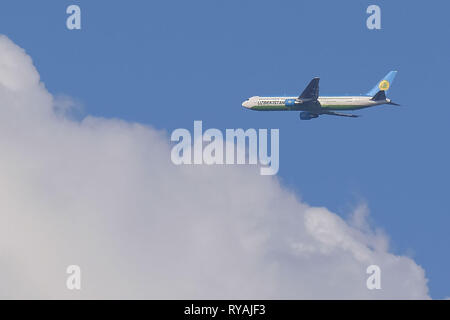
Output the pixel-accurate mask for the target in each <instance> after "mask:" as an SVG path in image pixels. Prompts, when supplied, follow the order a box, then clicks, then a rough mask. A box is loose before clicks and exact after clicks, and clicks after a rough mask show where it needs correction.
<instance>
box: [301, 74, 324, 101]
mask: <svg viewBox="0 0 450 320" xmlns="http://www.w3.org/2000/svg"><path fill="white" fill-rule="evenodd" d="M319 80H320V78H314V79H312V80H311V82H310V83H309V84H308V86H307V87H306V88H305V90H303V92H302V94H301V95H300V96H299V97H298V98H299V99H301V100H306V99H311V100H317V98H318V97H319Z"/></svg>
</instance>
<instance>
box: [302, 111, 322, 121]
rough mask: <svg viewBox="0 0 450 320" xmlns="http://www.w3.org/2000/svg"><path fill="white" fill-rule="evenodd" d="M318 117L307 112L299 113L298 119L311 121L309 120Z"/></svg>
mask: <svg viewBox="0 0 450 320" xmlns="http://www.w3.org/2000/svg"><path fill="white" fill-rule="evenodd" d="M318 116H319V115H318V114H315V113H311V112H307V111H304V112H300V119H302V120H311V119H314V118H317V117H318Z"/></svg>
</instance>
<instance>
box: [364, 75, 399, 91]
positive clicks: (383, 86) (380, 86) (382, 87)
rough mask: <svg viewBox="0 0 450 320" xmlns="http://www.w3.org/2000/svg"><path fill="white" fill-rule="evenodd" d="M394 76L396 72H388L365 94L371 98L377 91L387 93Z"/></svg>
mask: <svg viewBox="0 0 450 320" xmlns="http://www.w3.org/2000/svg"><path fill="white" fill-rule="evenodd" d="M396 75H397V71H391V72H389V73H388V74H387V75H386V76H385V77H384V78H383V79H381V80H380V81H379V82H378V83H377V85H376V86H375V87H373V89H372V90H370V91H369V92H367V95H368V96H371V97H373V96H374V95H375V94H376V93H377V92H378V91H388V90H389V87H390V86H391V84H392V82H394V78H395V76H396Z"/></svg>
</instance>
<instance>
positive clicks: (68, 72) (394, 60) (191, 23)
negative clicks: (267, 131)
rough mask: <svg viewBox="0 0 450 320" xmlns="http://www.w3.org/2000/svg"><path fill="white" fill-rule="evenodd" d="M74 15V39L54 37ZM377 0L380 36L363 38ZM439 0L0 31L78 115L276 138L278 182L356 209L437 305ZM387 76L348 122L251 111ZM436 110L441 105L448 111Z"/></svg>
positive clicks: (24, 24)
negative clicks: (411, 266) (273, 100)
mask: <svg viewBox="0 0 450 320" xmlns="http://www.w3.org/2000/svg"><path fill="white" fill-rule="evenodd" d="M70 4H78V5H80V6H81V9H82V30H81V31H69V30H67V29H66V28H65V20H66V17H67V15H66V14H65V10H66V8H67V6H68V5H70ZM370 4H378V5H379V6H380V7H381V12H382V22H381V23H382V30H377V31H373V30H368V29H367V28H366V18H367V17H368V15H367V14H366V8H367V7H368V5H370ZM449 9H450V5H449V4H447V3H446V2H443V1H431V2H429V3H427V4H426V5H425V4H423V3H412V2H409V3H406V2H399V1H397V2H392V1H376V2H372V1H346V2H339V3H338V2H336V1H315V2H312V1H311V2H308V3H301V2H300V1H276V2H275V1H227V2H224V1H191V2H185V1H184V2H182V1H152V2H150V1H138V0H135V1H129V2H125V1H120V2H119V1H115V2H112V1H105V0H97V1H75V0H73V1H39V2H37V1H34V2H30V1H23V0H19V1H2V4H1V5H0V30H1V33H3V34H5V35H7V36H8V37H10V38H11V39H12V40H13V41H14V42H16V43H17V44H18V45H20V46H21V47H23V48H25V49H26V51H27V53H28V54H30V55H31V56H32V57H33V60H34V63H35V65H36V67H37V68H38V70H39V72H40V74H41V77H42V80H43V81H44V82H45V84H46V86H47V88H48V89H49V91H50V92H52V93H53V94H66V95H69V96H71V97H74V98H75V99H77V100H78V101H80V102H81V103H82V104H83V106H84V112H85V113H86V114H93V115H96V116H103V117H116V118H121V119H125V120H129V121H136V122H142V123H146V124H149V125H152V126H154V127H156V128H159V129H164V130H167V131H168V132H171V131H172V130H173V129H175V128H180V127H181V128H188V129H191V128H192V126H193V121H194V120H203V126H204V128H210V127H213V128H220V129H225V128H240V127H242V128H279V129H280V171H279V177H280V180H281V181H282V183H283V184H284V185H286V186H288V187H289V188H291V189H293V190H295V191H296V193H297V194H298V195H299V196H300V197H301V198H302V199H303V200H304V201H305V202H307V203H309V204H311V205H315V206H325V207H327V208H329V209H330V210H332V211H334V212H338V213H340V214H341V215H342V216H344V217H345V216H346V215H347V213H348V212H349V211H350V210H351V209H352V208H354V207H355V206H356V205H357V204H358V203H360V202H361V201H366V202H367V204H368V206H369V208H370V210H371V219H372V222H373V224H374V225H375V226H378V227H381V228H383V229H384V230H385V231H386V233H387V234H388V235H389V236H390V237H391V247H392V250H393V252H395V253H403V254H404V253H406V254H408V255H410V256H411V257H413V258H414V260H415V261H416V262H417V263H418V264H420V265H421V266H423V267H424V268H425V270H426V273H427V277H428V278H429V287H430V290H431V295H432V297H433V298H444V297H446V296H449V295H450V292H449V287H450V277H449V276H448V270H450V256H449V254H448V245H449V244H450V235H449V232H448V226H449V225H450V212H449V210H448V208H447V207H448V205H447V203H446V200H447V195H448V181H450V174H449V170H448V163H449V162H450V153H449V151H448V148H447V140H448V137H449V133H450V127H449V126H448V119H449V118H450V111H449V108H448V107H449V106H448V105H447V104H446V103H447V102H445V95H447V93H448V92H447V91H448V88H449V80H448V74H449V71H450V70H449V69H450V62H449V59H448V57H449V56H450V43H449V42H448V41H446V38H447V33H448V30H450V22H449V20H448V18H447V16H446V15H448V10H449ZM389 70H398V71H399V73H398V75H397V78H396V80H395V83H394V84H393V86H392V87H391V90H390V91H389V94H388V96H389V97H390V98H391V99H393V101H395V102H398V103H400V104H402V106H403V107H401V108H400V107H399V108H396V107H389V106H381V107H377V108H373V109H368V110H362V111H358V112H357V113H358V114H361V115H363V117H361V118H359V119H346V118H340V117H326V116H324V117H321V118H320V119H316V120H312V121H300V120H299V118H298V114H297V113H294V112H292V113H289V112H279V113H264V112H251V111H249V110H244V109H243V108H242V107H241V102H242V101H243V100H245V99H246V98H247V97H249V96H252V95H297V94H299V93H300V92H301V91H302V90H303V89H304V87H305V86H306V84H307V83H308V82H309V81H310V80H311V78H312V77H314V76H319V77H320V78H321V84H320V92H321V94H322V95H335V94H336V95H339V94H362V93H365V92H367V91H368V90H369V89H371V88H372V87H373V86H374V85H375V84H376V82H377V81H378V80H379V79H380V78H381V77H382V76H384V75H385V74H386V73H387V72H388V71H389ZM443 101H444V103H443Z"/></svg>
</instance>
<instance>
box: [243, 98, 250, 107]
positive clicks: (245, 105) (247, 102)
mask: <svg viewBox="0 0 450 320" xmlns="http://www.w3.org/2000/svg"><path fill="white" fill-rule="evenodd" d="M242 106H243V107H244V108H250V101H248V100H245V101H244V102H242Z"/></svg>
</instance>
